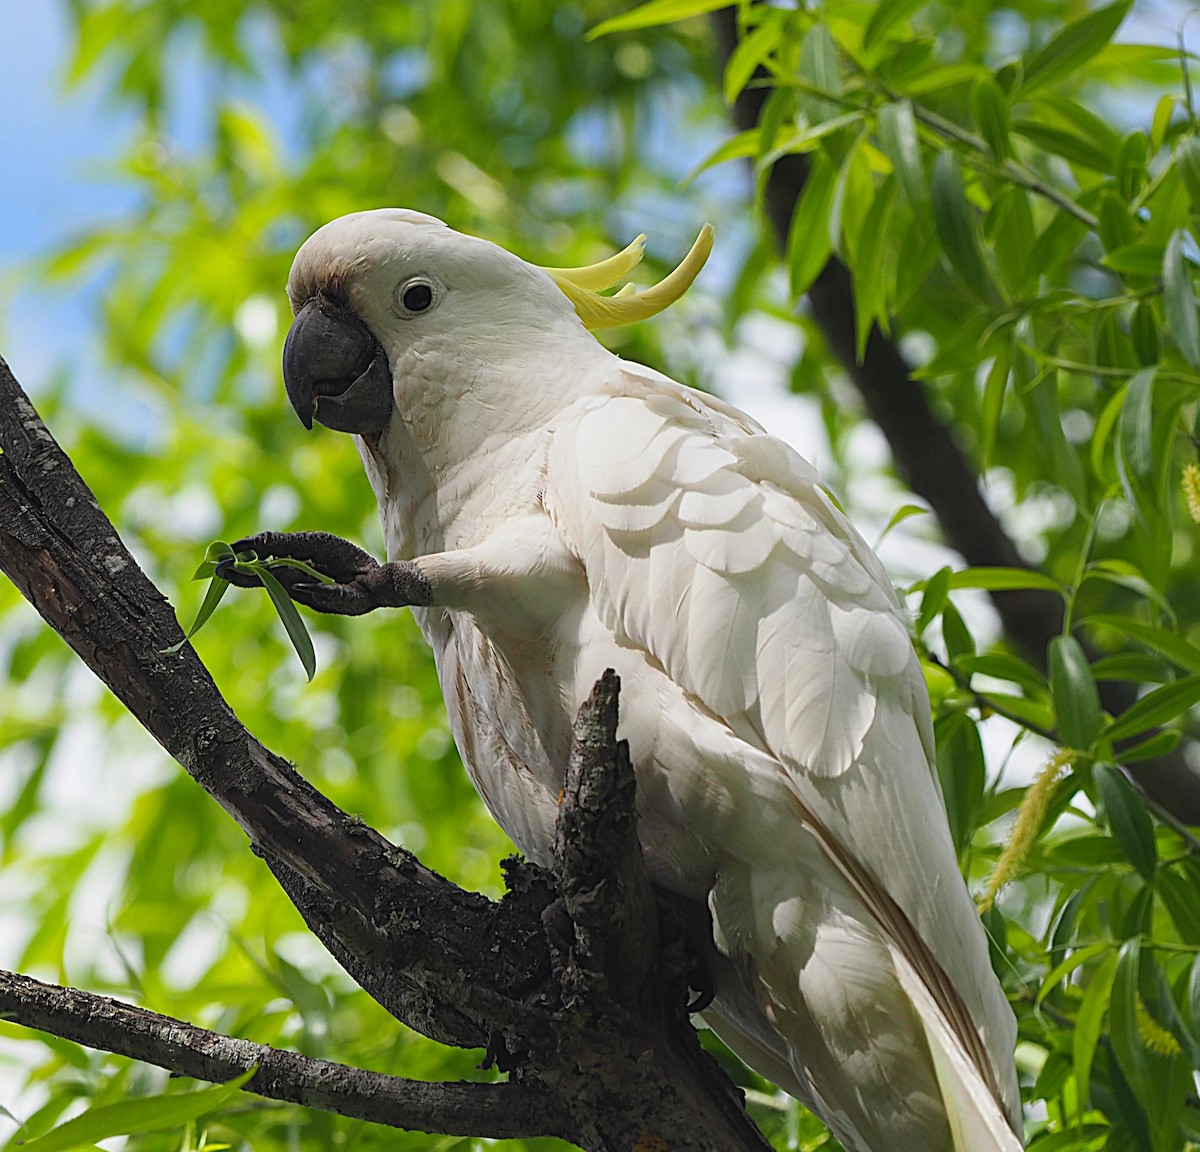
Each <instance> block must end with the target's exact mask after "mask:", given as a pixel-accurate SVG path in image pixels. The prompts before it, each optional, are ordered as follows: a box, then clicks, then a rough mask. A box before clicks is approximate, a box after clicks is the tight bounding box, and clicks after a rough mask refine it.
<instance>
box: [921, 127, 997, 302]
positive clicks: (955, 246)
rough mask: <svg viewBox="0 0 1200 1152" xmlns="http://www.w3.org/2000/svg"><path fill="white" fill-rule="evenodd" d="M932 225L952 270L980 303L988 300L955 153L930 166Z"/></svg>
mask: <svg viewBox="0 0 1200 1152" xmlns="http://www.w3.org/2000/svg"><path fill="white" fill-rule="evenodd" d="M930 201H931V203H932V205H933V223H934V226H935V227H936V228H937V234H938V239H939V240H940V241H941V244H942V250H943V251H944V252H945V253H946V257H947V259H948V260H949V261H950V264H951V267H953V269H954V270H955V271H956V272H957V273H958V274H959V276H961V277H962V279H963V281H964V283H965V284H966V285H967V287H969V288H970V289H971V290H972V291H973V292H974V293H975V294H976V295H977V296H979V297H980V299H983V300H987V299H988V297H989V288H990V285H989V282H988V276H987V270H986V268H985V267H984V262H983V249H982V248H981V246H980V243H979V235H978V232H977V228H976V222H975V210H974V209H973V208H972V207H971V205H970V204H969V203H968V202H967V196H966V193H965V192H964V191H963V183H962V176H961V174H960V173H959V170H958V161H957V160H956V159H955V156H954V153H953V152H950V151H946V152H942V153H941V154H940V155H939V156H938V158H937V160H936V161H935V163H934V166H933V180H932V182H931V184H930Z"/></svg>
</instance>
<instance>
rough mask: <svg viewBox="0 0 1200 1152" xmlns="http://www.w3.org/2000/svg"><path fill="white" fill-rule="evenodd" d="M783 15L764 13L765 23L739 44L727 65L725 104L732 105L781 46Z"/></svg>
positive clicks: (774, 12) (775, 12)
mask: <svg viewBox="0 0 1200 1152" xmlns="http://www.w3.org/2000/svg"><path fill="white" fill-rule="evenodd" d="M783 15H784V14H783V13H782V12H779V11H777V10H775V11H772V10H770V9H766V10H765V14H764V18H763V22H762V23H761V24H760V25H759V26H758V27H757V28H755V29H754V31H752V32H750V33H749V34H748V35H746V36H743V37H742V39H741V40H739V41H738V46H737V47H736V48H735V49H734V50H733V53H732V54H731V55H730V57H729V63H728V64H726V65H725V84H724V89H725V103H726V104H732V103H733V102H734V101H735V100H736V99H737V98H738V96H739V95H741V92H742V89H743V88H745V87H746V85H747V84H748V83H749V82H750V77H751V76H753V75H754V70H755V69H756V68H757V67H758V66H759V65H760V64H761V63H762V62H763V61H764V60H765V59H766V58H767V57H768V56H770V55H771V53H772V52H774V51H775V49H776V48H778V47H779V41H780V38H781V37H782V35H783V20H782V19H781V17H782V16H783Z"/></svg>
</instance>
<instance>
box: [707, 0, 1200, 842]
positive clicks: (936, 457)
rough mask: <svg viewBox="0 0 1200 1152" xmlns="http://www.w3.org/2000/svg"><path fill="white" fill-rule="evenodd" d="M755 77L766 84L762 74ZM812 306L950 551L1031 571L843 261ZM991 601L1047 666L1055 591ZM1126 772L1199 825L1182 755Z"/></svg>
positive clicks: (744, 116)
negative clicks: (869, 318) (861, 303)
mask: <svg viewBox="0 0 1200 1152" xmlns="http://www.w3.org/2000/svg"><path fill="white" fill-rule="evenodd" d="M712 28H713V32H714V37H715V40H716V44H717V54H718V65H719V67H720V69H721V70H722V72H723V71H724V68H725V65H726V64H727V63H728V62H729V57H730V56H731V54H732V53H733V51H734V49H735V48H736V47H737V44H738V26H737V9H736V8H723V9H720V10H719V11H717V12H714V13H713V16H712ZM757 75H758V77H759V78H760V79H761V78H764V77H765V73H763V72H762V71H761V70H760V71H759V73H758V74H757ZM769 92H770V89H769V88H767V87H758V86H754V85H751V86H748V87H746V88H745V89H743V91H742V92H741V94H740V95H739V96H738V98H737V100H736V101H735V102H734V106H733V109H732V116H733V121H734V124H735V126H736V127H737V128H738V130H739V131H746V130H748V129H751V128H754V127H755V126H756V125H757V124H758V120H759V116H760V115H761V113H762V109H763V105H764V104H765V102H766V99H767V96H768V95H769ZM808 170H809V165H808V157H807V156H804V155H802V154H799V153H794V154H790V155H786V156H781V157H780V158H779V159H778V160H777V161H776V162H775V164H774V166H773V167H772V168H771V171H770V173H769V174H768V176H767V181H766V186H765V189H764V208H765V211H766V215H767V219H768V220H769V221H770V224H771V228H772V231H774V233H775V235H776V238H777V240H778V242H779V245H780V247H781V248H783V249H786V247H787V238H788V232H789V230H790V228H791V221H792V214H793V212H794V211H795V208H796V203H797V201H798V200H799V198H800V193H801V192H802V191H803V189H804V182H805V180H807V178H808ZM808 303H809V307H810V309H811V310H812V316H813V319H814V320H815V321H816V323H817V326H818V327H819V328H820V329H821V332H822V334H823V335H824V337H825V340H826V342H827V344H828V345H829V348H830V350H831V351H832V352H833V354H834V355H835V356H836V357H837V359H838V361H839V363H840V364H841V365H842V368H843V370H844V371H845V372H846V374H847V376H848V377H849V378H850V380H851V382H852V383H853V384H854V386H855V387H856V388H857V390H858V392H859V394H860V395H861V396H862V398H863V403H864V404H865V405H866V409H867V412H868V414H869V415H870V417H871V419H872V420H874V421H875V423H876V424H877V425H878V426H879V429H880V431H881V432H882V433H883V435H884V437H885V438H886V440H887V442H888V447H889V448H890V449H891V452H892V459H893V460H894V461H895V465H896V470H897V471H898V472H899V473H900V476H901V477H902V479H903V480H904V482H905V483H906V484H907V485H908V486H909V487H910V488H911V489H912V490H913V491H914V492H915V493H917V495H919V496H920V497H921V498H922V499H924V500H925V501H927V502H928V504H929V506H930V507H931V508H932V509H933V512H934V515H936V516H937V518H938V522H939V523H940V524H941V526H942V531H943V533H944V534H945V537H946V542H947V543H948V544H949V545H950V547H952V548H953V549H955V551H957V552H959V553H961V554H962V556H963V557H964V559H965V560H966V561H967V563H968V564H971V565H978V566H981V567H992V566H997V567H1005V568H1027V567H1029V565H1027V564H1026V563H1025V561H1024V560H1023V559H1022V558H1021V555H1020V553H1019V552H1018V551H1017V549H1016V546H1015V545H1014V544H1013V542H1012V540H1010V539H1009V537H1008V534H1007V533H1006V532H1005V531H1004V528H1003V527H1002V526H1001V524H1000V521H999V520H998V519H997V518H996V517H995V516H994V515H993V513H992V510H991V509H990V508H989V507H988V505H987V502H986V501H985V500H984V499H983V496H982V494H981V492H980V490H979V482H978V477H977V476H976V474H975V471H974V469H973V468H972V466H971V464H970V462H969V461H968V460H967V456H966V454H965V453H964V452H963V450H962V447H961V446H960V445H959V444H958V442H957V441H956V440H955V438H954V434H953V431H952V429H950V428H948V427H947V426H946V425H945V424H943V423H942V422H941V421H940V420H939V419H938V418H937V417H936V416H935V415H934V413H933V410H932V409H931V408H930V406H929V402H928V400H927V399H926V396H925V392H924V390H923V389H922V388H921V385H920V383H919V382H918V381H917V380H916V379H914V377H913V375H912V370H911V368H910V366H909V364H908V363H907V362H906V361H905V359H904V357H903V356H902V355H901V353H900V350H899V348H897V347H896V345H895V344H894V343H893V342H892V341H891V340H889V339H888V338H887V337H886V336H884V335H883V333H882V332H880V330H879V328H878V326H873V327H872V328H871V332H870V335H869V337H868V339H867V346H866V350H865V352H864V355H863V358H862V360H861V361H860V360H859V359H858V356H857V354H856V352H857V350H856V348H855V337H854V332H855V327H854V293H853V290H852V288H851V283H850V273H849V272H848V271H847V270H846V267H845V265H844V264H842V263H841V262H840V261H839V260H837V259H836V258H834V259H831V260H830V261H829V263H828V264H826V266H825V268H824V270H823V271H822V272H821V274H820V275H819V276H818V277H817V279H816V280H815V281H814V283H813V285H812V287H811V288H809V290H808ZM990 595H991V598H992V601H993V603H994V604H995V606H996V611H997V612H998V613H999V614H1000V621H1001V625H1002V627H1003V629H1004V634H1005V635H1006V636H1007V637H1008V638H1009V640H1011V641H1012V643H1013V644H1014V645H1015V646H1016V647H1017V648H1019V649H1020V650H1021V651H1023V652H1024V653H1025V655H1026V656H1027V657H1028V658H1029V659H1030V660H1031V661H1032V662H1033V663H1034V664H1036V665H1039V666H1041V667H1043V668H1044V667H1045V664H1046V651H1047V645H1048V644H1049V642H1050V640H1051V639H1052V638H1053V637H1055V636H1057V635H1058V634H1059V633H1060V632H1061V631H1062V624H1063V608H1062V602H1061V601H1060V600H1059V598H1058V597H1057V596H1055V595H1053V594H1052V593H1048V592H1040V591H1037V590H1034V589H1025V590H1018V591H1003V592H992V593H991V594H990ZM1099 687H1100V693H1101V702H1102V704H1103V705H1104V707H1105V709H1106V710H1107V711H1108V712H1110V713H1112V714H1114V715H1115V714H1117V713H1119V712H1123V711H1124V710H1125V709H1126V708H1128V707H1129V705H1130V704H1132V703H1133V701H1134V699H1135V693H1134V690H1133V688H1132V686H1131V685H1129V684H1126V683H1123V682H1120V681H1104V682H1102V683H1101V684H1100V686H1099ZM1128 771H1129V773H1130V775H1131V776H1133V778H1134V779H1135V781H1136V782H1137V784H1138V785H1139V786H1140V787H1141V788H1142V790H1143V791H1144V792H1145V794H1146V795H1147V796H1148V797H1149V798H1150V799H1152V800H1153V801H1154V802H1155V803H1156V804H1158V805H1160V806H1161V807H1162V808H1163V809H1165V810H1166V811H1167V812H1170V813H1171V814H1172V815H1173V816H1175V817H1176V818H1177V819H1180V820H1182V821H1183V822H1185V823H1188V824H1200V775H1198V774H1197V773H1196V772H1195V771H1193V770H1192V769H1191V768H1190V767H1189V766H1188V764H1187V762H1186V761H1185V760H1184V758H1183V755H1182V754H1181V753H1177V754H1173V755H1171V756H1167V757H1163V758H1162V759H1160V760H1154V761H1147V762H1146V763H1144V764H1136V765H1133V766H1131V767H1130V768H1129V769H1128Z"/></svg>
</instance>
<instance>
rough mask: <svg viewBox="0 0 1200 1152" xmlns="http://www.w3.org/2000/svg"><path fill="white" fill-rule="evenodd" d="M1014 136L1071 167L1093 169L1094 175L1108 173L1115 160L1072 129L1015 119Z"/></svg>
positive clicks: (1038, 121)
mask: <svg viewBox="0 0 1200 1152" xmlns="http://www.w3.org/2000/svg"><path fill="white" fill-rule="evenodd" d="M1012 132H1013V135H1014V136H1020V137H1022V138H1023V139H1025V140H1028V141H1029V142H1030V143H1031V144H1034V145H1036V146H1037V147H1038V148H1040V149H1041V150H1042V151H1043V152H1048V153H1049V154H1050V155H1052V156H1061V157H1062V158H1063V159H1064V160H1067V161H1069V162H1070V163H1072V164H1079V165H1081V166H1082V167H1084V168H1090V169H1091V170H1092V171H1093V172H1108V170H1109V169H1110V168H1111V167H1112V157H1111V156H1110V155H1109V154H1108V153H1107V152H1106V151H1105V150H1104V149H1103V148H1102V147H1100V145H1098V144H1097V143H1096V142H1095V141H1094V140H1092V139H1090V138H1089V137H1087V136H1081V135H1080V134H1079V133H1077V132H1073V131H1071V129H1069V128H1063V127H1060V126H1058V125H1054V124H1047V123H1046V122H1045V121H1043V120H1031V119H1028V118H1022V119H1020V120H1014V121H1013V125H1012Z"/></svg>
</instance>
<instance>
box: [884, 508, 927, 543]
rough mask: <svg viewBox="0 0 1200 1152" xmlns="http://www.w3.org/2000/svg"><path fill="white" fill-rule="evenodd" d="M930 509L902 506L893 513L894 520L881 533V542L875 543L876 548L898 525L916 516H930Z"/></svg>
mask: <svg viewBox="0 0 1200 1152" xmlns="http://www.w3.org/2000/svg"><path fill="white" fill-rule="evenodd" d="M928 515H929V509H928V508H927V507H926V506H925V505H924V504H902V505H901V506H900V507H899V508H897V509H896V511H895V512H893V513H892V518H891V519H890V520H889V521H888V522H887V526H886V527H885V528H884V530H883V531H882V532H880V533H879V540H876V541H875V544H876V546H878V545H879V543H880V542H881V541H882V540H883V539H884V537H885V536H887V534H888V533H889V532H891V530H892V529H893V528H895V527H896V526H897V525H898V524H903V523H904V521H905V520H911V519H912V518H913V517H914V516H928Z"/></svg>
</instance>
